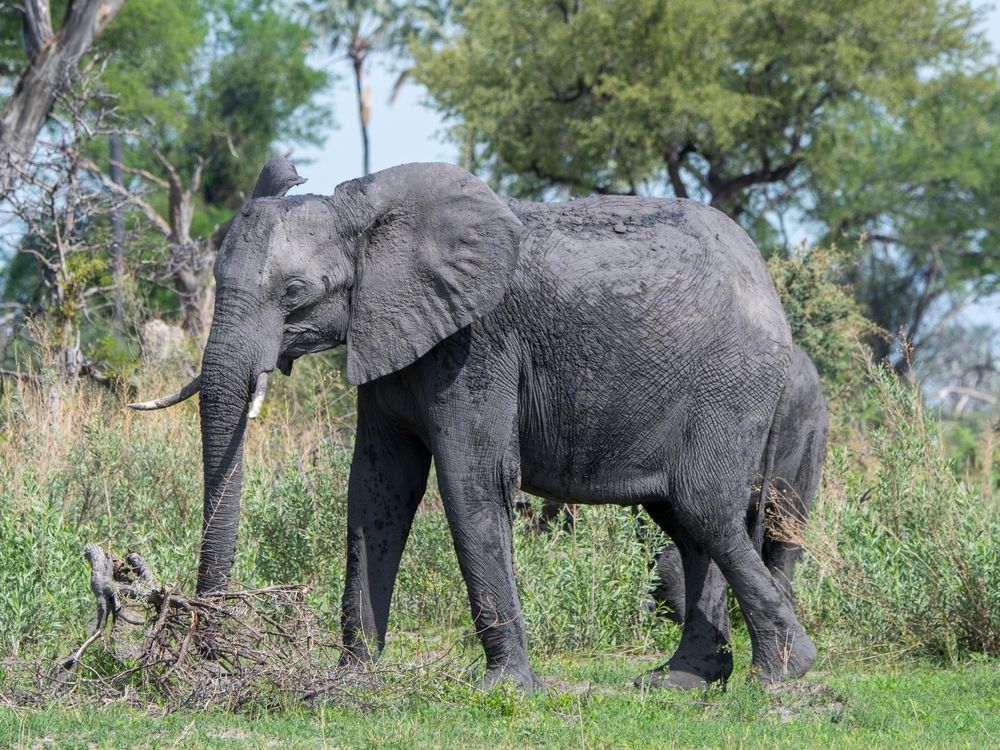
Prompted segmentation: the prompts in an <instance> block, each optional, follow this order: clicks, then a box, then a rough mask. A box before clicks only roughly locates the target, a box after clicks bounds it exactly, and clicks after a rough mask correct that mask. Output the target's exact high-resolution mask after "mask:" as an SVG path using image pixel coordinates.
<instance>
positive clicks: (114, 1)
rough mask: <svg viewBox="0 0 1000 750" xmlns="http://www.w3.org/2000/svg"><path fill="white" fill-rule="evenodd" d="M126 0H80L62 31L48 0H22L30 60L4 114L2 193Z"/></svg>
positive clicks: (0, 122)
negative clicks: (77, 70) (97, 41)
mask: <svg viewBox="0 0 1000 750" xmlns="http://www.w3.org/2000/svg"><path fill="white" fill-rule="evenodd" d="M124 2H125V0H76V2H70V3H68V4H67V5H66V13H65V16H64V17H63V21H62V24H61V25H60V27H59V28H58V30H56V29H54V28H53V25H52V14H51V9H50V7H49V3H48V0H22V4H21V15H22V39H23V44H24V50H25V52H26V53H27V56H28V65H27V67H26V68H24V71H23V72H22V73H21V75H20V77H19V79H18V81H17V84H16V86H15V87H14V91H13V93H12V94H11V95H10V97H9V98H8V99H7V102H6V104H4V108H3V112H2V113H0V198H3V197H6V196H7V194H8V193H9V192H10V189H11V187H12V186H13V184H14V182H15V179H16V178H17V176H18V174H19V173H21V172H22V171H23V170H24V169H25V166H26V164H27V162H28V160H29V158H30V156H31V149H32V147H33V146H34V144H35V139H36V138H37V137H38V133H39V131H41V129H42V126H43V125H44V124H45V121H46V120H47V119H48V117H49V114H50V113H51V111H52V108H53V107H54V106H55V103H56V100H57V99H58V98H59V96H60V95H61V94H63V93H65V91H66V90H67V88H68V87H69V86H70V84H71V82H72V74H73V71H75V70H76V66H77V63H79V61H80V59H81V58H82V57H83V55H84V54H85V53H86V52H87V50H88V49H89V48H90V46H91V44H92V43H93V41H94V39H95V37H97V35H99V34H100V33H101V31H103V29H104V27H105V26H107V24H108V23H109V22H110V21H111V20H112V19H113V18H114V17H115V14H116V13H117V12H118V11H119V9H120V8H121V7H122V5H123V4H124Z"/></svg>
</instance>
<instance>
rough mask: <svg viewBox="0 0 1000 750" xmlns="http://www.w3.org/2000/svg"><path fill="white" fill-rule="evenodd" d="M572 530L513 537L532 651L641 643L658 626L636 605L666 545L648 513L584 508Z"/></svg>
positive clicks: (522, 533) (522, 532)
mask: <svg viewBox="0 0 1000 750" xmlns="http://www.w3.org/2000/svg"><path fill="white" fill-rule="evenodd" d="M576 515H577V516H578V518H577V523H576V525H575V527H574V528H573V529H572V530H567V529H563V528H561V527H557V528H554V529H553V530H552V531H551V532H550V533H547V534H541V533H538V532H537V531H535V532H532V531H529V530H528V526H529V524H527V523H525V524H523V525H522V527H521V529H519V531H520V533H518V534H517V536H516V540H517V541H516V543H515V557H516V560H517V568H518V571H519V573H520V575H519V577H518V590H519V592H520V594H521V606H522V609H523V610H524V616H525V621H526V622H527V627H528V639H529V642H530V644H531V646H532V648H533V649H534V650H536V651H538V652H541V653H547V654H551V653H556V652H560V651H577V652H579V651H600V650H607V649H611V648H628V647H632V648H637V647H639V648H641V647H642V646H643V645H645V644H647V643H648V642H649V639H650V638H651V637H653V633H654V632H655V631H657V630H659V631H662V628H661V627H659V625H660V624H659V623H658V622H657V618H656V617H655V616H652V615H649V614H648V613H646V612H644V611H643V610H642V609H641V608H640V606H639V604H640V602H642V600H643V599H645V598H646V597H647V595H648V592H649V591H650V590H652V588H653V571H652V570H651V568H650V566H649V565H648V561H651V560H653V559H655V557H656V554H657V553H658V552H659V550H661V549H662V548H663V545H664V544H665V542H666V539H665V537H664V536H663V534H661V533H660V532H659V530H654V529H653V528H652V526H653V525H652V524H651V523H650V522H649V520H648V519H647V518H645V517H644V516H637V515H636V514H634V513H633V512H632V511H631V509H629V508H625V507H620V506H580V507H578V508H577V510H576Z"/></svg>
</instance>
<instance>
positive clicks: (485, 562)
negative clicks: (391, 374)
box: [435, 433, 543, 690]
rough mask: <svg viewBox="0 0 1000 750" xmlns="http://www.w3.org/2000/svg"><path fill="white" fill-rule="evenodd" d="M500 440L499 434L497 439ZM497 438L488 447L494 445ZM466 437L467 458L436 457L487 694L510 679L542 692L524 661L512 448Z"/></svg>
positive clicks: (459, 454) (458, 452)
mask: <svg viewBox="0 0 1000 750" xmlns="http://www.w3.org/2000/svg"><path fill="white" fill-rule="evenodd" d="M501 434H502V433H501ZM495 439H496V438H495V437H494V438H493V439H492V440H494V441H495ZM486 441H487V443H486V444H484V442H483V441H482V440H478V439H476V438H475V437H471V438H470V439H469V440H468V442H465V441H463V442H464V444H465V446H468V447H470V448H471V450H469V451H468V452H465V451H461V450H455V451H445V452H443V453H438V452H435V465H436V467H437V473H438V483H439V485H440V487H441V495H442V499H443V500H444V505H445V511H446V513H447V515H448V524H449V526H450V527H451V533H452V538H453V539H454V542H455V552H456V554H457V555H458V562H459V565H460V566H461V569H462V576H463V577H464V578H465V583H466V586H467V587H468V590H469V603H470V605H471V606H472V620H473V623H474V624H475V627H476V634H477V635H478V636H479V638H480V640H481V641H482V644H483V648H484V650H485V651H486V674H485V676H484V677H483V678H482V680H481V681H480V686H481V687H484V688H489V687H492V686H494V685H496V684H497V683H499V682H501V681H502V680H504V679H508V678H509V679H511V680H513V681H514V683H515V684H516V685H518V686H519V687H521V688H523V689H526V690H539V689H542V688H543V685H542V683H541V681H540V680H539V679H538V677H536V676H535V673H534V672H533V671H532V669H531V665H530V663H529V661H528V642H527V639H526V637H525V632H524V617H523V616H522V614H521V603H520V600H519V599H518V595H517V586H516V583H515V581H514V549H513V501H514V493H515V492H516V491H517V489H518V485H519V477H520V471H519V461H518V457H517V453H516V447H510V446H509V445H504V446H503V447H502V448H501V447H500V446H495V445H491V444H489V443H490V442H491V441H490V439H489V438H486Z"/></svg>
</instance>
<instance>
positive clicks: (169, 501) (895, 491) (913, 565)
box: [0, 358, 1000, 750]
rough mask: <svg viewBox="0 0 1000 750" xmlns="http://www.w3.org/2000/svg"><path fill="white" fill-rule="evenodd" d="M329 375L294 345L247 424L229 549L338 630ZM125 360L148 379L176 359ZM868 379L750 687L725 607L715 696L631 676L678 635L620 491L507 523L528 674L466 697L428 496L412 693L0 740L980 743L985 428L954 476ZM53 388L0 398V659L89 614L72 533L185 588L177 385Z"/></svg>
mask: <svg viewBox="0 0 1000 750" xmlns="http://www.w3.org/2000/svg"><path fill="white" fill-rule="evenodd" d="M335 371H336V367H335V366H331V363H330V362H327V361H324V360H323V359H321V358H316V359H314V360H310V359H309V358H307V359H306V360H303V362H302V367H301V368H299V367H298V366H297V370H296V378H293V379H290V380H285V379H278V380H277V381H276V383H275V384H274V388H273V389H272V391H271V393H270V394H269V400H268V402H267V405H266V407H265V412H264V415H263V419H262V420H260V421H258V422H257V423H255V424H254V425H253V426H252V427H251V430H250V433H249V435H248V438H247V473H246V477H245V484H244V493H243V511H242V521H241V532H240V544H239V550H238V555H237V560H236V567H235V572H236V576H237V578H238V579H239V580H240V581H241V582H242V583H244V584H247V585H249V586H254V587H256V586H266V585H269V584H271V583H277V582H295V583H304V584H308V585H309V586H310V587H311V589H312V594H311V599H310V604H311V605H312V606H313V607H314V608H315V610H316V611H317V613H319V615H320V617H321V618H323V621H324V622H326V623H327V624H328V625H329V627H330V628H331V630H334V631H336V630H337V628H338V622H339V605H340V592H341V587H342V585H343V575H344V571H343V566H344V558H345V550H344V539H345V535H346V534H345V516H346V512H345V502H346V489H345V488H346V478H347V473H348V471H349V466H350V455H351V451H350V448H351V443H352V433H351V425H352V424H353V393H352V391H350V390H349V389H347V388H346V387H345V386H343V384H342V383H341V382H340V381H339V380H337V378H336V377H335V376H333V375H331V373H334V372H335ZM142 377H143V378H145V380H144V381H143V382H142V383H141V389H142V394H143V395H146V394H152V393H157V392H161V391H163V392H165V391H168V390H171V389H172V388H171V387H172V386H174V385H175V382H174V381H175V380H177V379H178V377H179V376H178V375H177V374H176V373H173V375H172V376H171V377H170V382H163V379H162V376H160V375H158V374H157V373H145V374H144V375H142ZM864 378H866V381H865V382H866V383H867V385H866V389H867V390H866V394H865V404H864V407H865V415H864V419H863V420H860V421H859V420H857V419H855V420H854V421H853V422H852V421H851V420H852V419H854V417H851V418H850V419H849V418H844V419H842V420H840V425H841V426H840V427H838V428H837V430H836V432H835V434H834V436H833V440H832V447H831V450H830V454H829V459H828V462H827V466H826V471H825V476H824V484H823V487H822V489H821V493H820V498H819V501H818V503H817V505H816V508H815V510H814V512H813V515H812V518H811V520H810V524H809V526H808V527H807V529H806V538H805V546H806V550H807V554H806V556H805V559H804V561H803V563H802V564H801V566H800V567H799V569H798V572H797V580H796V590H797V594H798V606H797V609H798V611H799V613H800V617H801V619H802V620H803V623H804V624H805V626H806V628H807V630H808V631H809V633H810V635H812V636H813V637H814V639H815V640H816V641H817V645H818V646H819V650H820V660H819V662H817V664H816V667H815V669H814V671H813V672H811V673H810V674H809V675H808V676H807V678H806V679H805V680H803V681H801V682H798V683H795V684H794V685H791V686H788V687H783V688H781V689H778V690H776V691H774V692H768V691H765V690H764V689H762V688H761V687H760V686H759V685H757V684H756V683H753V682H752V681H748V678H747V675H748V669H749V658H750V647H749V643H748V642H747V636H746V631H745V629H744V628H743V626H742V623H741V622H740V618H739V616H738V613H736V616H735V617H734V639H735V642H734V656H735V659H736V673H735V674H734V678H733V680H732V681H731V683H730V686H729V689H728V690H727V691H726V692H720V691H710V692H707V693H693V694H679V693H644V692H642V691H638V690H636V689H634V688H633V687H632V686H631V680H632V678H633V677H635V676H636V675H637V674H639V673H640V672H642V671H644V670H646V669H649V668H651V667H654V666H656V665H657V664H659V663H661V662H662V661H664V659H665V657H666V656H667V655H668V654H669V653H671V652H672V650H673V648H674V647H675V646H676V642H677V638H678V634H679V631H678V629H677V628H676V627H674V626H671V625H668V624H666V623H664V622H662V621H661V620H659V619H658V618H656V617H655V616H652V615H650V614H648V613H645V612H642V611H641V610H640V608H639V607H638V606H637V605H638V602H639V600H640V599H642V598H643V597H644V595H645V592H647V591H648V590H649V586H650V583H651V581H650V571H649V566H648V563H649V561H650V560H651V559H652V557H653V554H654V552H655V551H656V550H658V549H659V546H660V545H661V544H662V542H663V539H662V537H661V536H659V535H658V533H653V532H652V531H651V530H650V528H649V525H648V524H643V523H642V522H640V521H637V519H636V518H635V517H634V516H633V515H632V514H631V513H630V512H629V511H628V510H627V509H622V508H614V507H590V508H582V509H580V515H579V520H578V523H577V525H576V527H575V529H574V530H572V531H567V530H556V531H554V532H553V533H551V534H548V535H539V534H536V533H532V532H531V531H530V529H529V528H528V527H529V524H527V523H522V524H519V525H518V529H517V533H516V537H515V538H516V541H515V556H516V562H517V570H518V580H519V590H520V594H521V599H522V604H523V609H524V613H525V619H526V622H527V626H528V638H529V646H530V648H531V651H532V655H533V659H534V662H535V665H536V668H537V670H538V671H539V673H540V674H541V675H542V676H543V678H544V679H545V680H546V681H547V683H548V684H549V690H548V692H547V693H546V694H544V695H536V696H523V695H520V694H518V693H515V692H512V691H509V690H503V689H501V690H498V691H494V692H491V693H489V694H483V693H478V692H475V691H473V690H472V689H471V688H470V687H469V684H470V683H471V681H473V680H474V679H475V678H476V677H478V673H479V672H480V671H481V669H482V662H481V652H480V649H479V646H478V643H477V642H476V640H475V638H474V636H473V635H472V633H471V620H470V615H469V611H468V600H467V597H466V593H465V586H464V583H463V582H462V580H461V576H460V574H459V571H458V564H457V561H456V559H455V554H454V550H453V545H452V542H451V538H450V533H449V530H448V527H447V522H446V520H445V517H444V513H443V512H442V507H441V501H440V498H439V497H438V496H437V494H436V492H435V490H434V489H431V491H430V492H429V493H428V496H427V497H426V498H425V500H424V503H423V505H422V506H421V509H420V511H419V512H418V514H417V518H416V522H415V526H414V529H413V532H412V534H411V537H410V541H409V543H408V545H407V549H406V552H405V554H404V559H403V563H402V566H401V570H400V577H399V581H398V584H397V589H396V593H395V597H394V602H393V611H392V615H391V618H390V645H389V649H388V652H387V660H388V662H389V663H390V664H392V663H397V664H410V663H412V662H413V661H414V660H419V659H421V658H425V657H428V656H435V655H436V654H440V653H447V654H449V656H448V657H447V658H446V659H445V660H444V661H445V666H444V667H439V668H436V669H437V671H433V672H432V673H431V674H430V675H429V677H428V678H427V679H426V680H421V681H420V684H419V685H398V686H395V688H394V689H392V690H389V691H385V692H384V693H383V694H380V695H373V696H371V700H370V701H368V702H366V705H367V706H368V707H367V708H365V709H360V708H350V707H346V706H344V705H309V706H303V705H301V704H296V703H292V702H291V701H290V700H289V701H286V702H284V703H281V702H279V704H278V705H281V706H284V707H283V708H281V709H280V710H276V711H273V712H270V713H268V712H266V711H264V710H262V709H256V710H255V709H253V708H252V707H251V708H250V709H249V710H243V711H241V712H240V713H238V714H231V713H223V712H221V711H190V710H182V711H178V712H176V713H171V714H169V715H166V716H164V715H162V714H163V712H162V711H157V710H154V709H153V708H152V707H153V706H155V702H150V703H148V707H147V709H146V710H139V709H136V708H129V707H126V706H124V705H121V704H117V703H116V704H114V705H105V706H102V705H99V704H97V703H96V702H94V701H93V700H91V702H90V703H86V702H81V701H74V706H83V707H82V708H81V707H69V706H67V705H63V706H60V705H56V704H50V705H48V706H47V707H45V708H42V709H38V710H33V711H27V710H24V709H14V708H6V709H5V708H0V747H8V746H12V747H13V746H18V747H72V748H75V747H80V748H91V747H97V748H101V747H109V748H111V747H113V748H116V749H117V748H123V747H150V748H153V747H156V748H159V747H185V748H192V747H193V748H197V747H260V746H282V747H285V746H287V747H330V748H335V747H372V746H377V747H460V748H475V747H490V748H506V747H510V748H519V749H520V748H531V747H555V748H559V747H601V748H603V747H638V748H641V747H650V748H652V747H656V748H662V747H723V748H729V747H732V748H738V747H768V748H772V747H837V748H853V747H858V748H865V749H866V750H868V749H869V748H879V747H905V748H909V747H921V748H936V747H975V748H980V747H993V746H1000V698H998V697H997V696H1000V670H998V667H1000V661H998V659H1000V493H998V490H1000V485H998V484H997V482H996V479H997V478H998V477H1000V470H998V469H1000V466H998V465H997V464H996V459H995V458H994V457H993V447H992V446H993V443H992V442H989V441H987V442H986V443H985V444H984V446H983V449H982V457H981V460H980V461H979V464H978V465H980V466H982V467H986V470H985V471H981V472H980V473H979V474H976V475H971V474H969V473H968V471H967V470H959V469H958V468H956V467H955V466H954V465H952V462H950V461H949V459H948V457H947V456H946V454H945V452H944V450H943V448H942V441H941V440H940V437H939V432H940V430H939V426H938V425H937V424H936V423H935V422H934V419H933V417H932V416H929V415H927V414H925V413H924V412H923V410H922V407H921V404H920V400H919V395H918V393H917V391H916V390H915V388H913V387H912V386H911V385H910V384H907V383H906V382H904V381H900V380H899V379H898V378H896V377H895V376H894V375H892V374H891V373H889V372H886V371H884V370H881V369H879V368H874V367H868V368H867V370H866V372H865V375H864ZM53 388H57V386H53ZM56 395H57V398H55V399H54V398H53V397H52V393H46V392H45V391H44V390H36V389H32V388H29V387H22V388H7V389H5V390H4V391H3V392H2V393H0V657H17V658H21V659H36V660H39V661H40V662H44V663H50V662H51V660H52V659H53V658H55V657H56V656H58V655H65V654H66V653H68V651H69V648H70V646H72V645H75V644H78V643H79V642H80V641H82V640H83V637H84V626H85V625H86V623H87V622H88V620H89V619H90V617H91V616H92V613H93V598H92V595H91V593H90V591H89V587H88V585H87V582H88V571H87V568H86V565H85V563H84V561H83V558H82V550H83V545H84V544H85V543H86V542H88V541H97V542H100V543H103V544H108V545H110V546H112V547H113V548H114V549H115V550H117V551H119V552H124V551H125V550H126V549H129V548H134V549H138V550H139V551H141V552H142V553H144V554H145V555H146V557H147V558H148V559H149V560H150V562H151V563H152V564H153V566H154V569H155V570H156V572H157V573H158V575H159V577H160V578H161V579H162V580H165V581H175V582H177V583H178V584H179V585H180V586H181V587H182V589H186V590H190V589H191V588H192V585H193V581H194V571H195V566H196V548H197V536H198V532H199V529H200V518H201V509H200V481H199V480H200V461H199V435H198V426H197V409H196V404H195V403H194V402H189V403H187V404H184V405H183V406H181V407H178V408H177V409H176V410H174V411H172V412H159V413H156V414H142V415H136V414H132V413H129V412H127V411H126V410H125V409H123V405H122V401H123V400H124V399H123V398H117V399H116V398H114V397H112V396H111V395H109V394H107V393H104V392H101V391H97V390H91V389H89V388H82V389H79V390H75V391H68V392H63V393H58V394H56ZM849 416H850V415H849ZM855 416H857V415H855ZM852 424H853V425H854V426H853V427H852V426H850V425H852ZM845 425H846V426H845ZM991 466H993V467H994V468H993V469H992V470H990V469H989V467H991ZM991 471H992V473H991ZM430 486H431V487H432V488H433V487H434V482H433V481H432V482H431V485H430ZM88 658H89V654H88ZM97 658H99V656H96V655H95V659H97ZM456 664H457V665H459V666H456ZM462 665H465V666H462ZM7 683H8V679H7V678H6V676H5V675H3V674H2V673H0V688H2V687H4V686H5V685H6V684H7ZM0 706H2V703H0Z"/></svg>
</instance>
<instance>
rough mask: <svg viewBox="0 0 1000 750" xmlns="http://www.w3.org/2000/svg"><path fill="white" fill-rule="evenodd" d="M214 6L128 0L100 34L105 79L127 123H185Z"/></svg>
mask: <svg viewBox="0 0 1000 750" xmlns="http://www.w3.org/2000/svg"><path fill="white" fill-rule="evenodd" d="M210 5H211V4H210V3H205V2H202V0H143V2H140V3H135V2H128V3H125V5H124V6H122V9H121V10H120V11H119V12H118V14H117V15H116V16H115V18H114V20H112V22H111V23H110V24H109V25H108V28H107V29H105V30H104V32H103V33H102V34H101V35H100V36H99V37H98V38H97V41H96V44H95V51H96V52H97V53H98V54H101V55H102V56H104V57H106V58H107V60H108V64H107V67H106V69H105V71H104V73H103V74H102V76H101V83H102V84H103V85H104V86H106V87H107V89H108V90H109V91H110V92H111V93H112V94H113V95H114V97H115V106H116V110H117V112H118V114H119V115H120V116H121V117H122V118H123V119H124V120H125V122H126V123H127V124H128V125H129V127H135V126H137V125H139V124H140V123H143V122H144V121H147V122H153V123H155V124H156V126H157V127H159V128H160V129H161V130H163V131H166V130H167V129H170V128H173V129H177V128H183V127H184V125H185V122H184V117H185V114H186V113H187V102H186V101H185V98H186V93H187V92H186V90H185V89H186V88H187V85H188V84H187V82H188V81H189V80H191V79H192V78H193V77H194V76H195V75H196V71H197V67H198V60H197V58H198V56H199V53H200V52H201V51H202V49H203V45H204V44H205V40H206V35H207V33H208V22H207V21H208V19H207V18H206V16H205V8H206V7H207V6H210ZM145 127H146V128H148V125H146V126H145ZM143 129H145V128H143Z"/></svg>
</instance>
